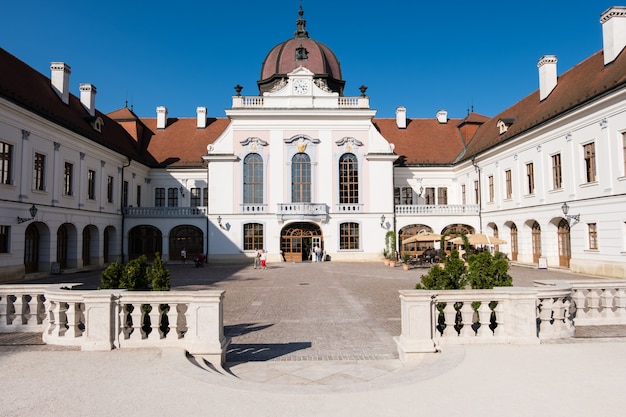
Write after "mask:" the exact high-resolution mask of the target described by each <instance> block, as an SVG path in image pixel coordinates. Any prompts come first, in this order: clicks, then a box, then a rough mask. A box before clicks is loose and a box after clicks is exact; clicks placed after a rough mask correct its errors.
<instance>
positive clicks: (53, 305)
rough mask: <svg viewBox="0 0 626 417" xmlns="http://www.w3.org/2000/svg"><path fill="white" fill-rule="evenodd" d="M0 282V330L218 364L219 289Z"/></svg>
mask: <svg viewBox="0 0 626 417" xmlns="http://www.w3.org/2000/svg"><path fill="white" fill-rule="evenodd" d="M76 285H78V284H61V285H54V286H48V285H45V286H37V285H20V286H14V285H13V286H8V285H1V286H0V332H39V331H41V332H42V334H43V341H44V342H45V343H47V344H51V345H63V346H79V347H80V348H81V349H82V350H110V349H114V348H118V349H119V348H122V349H123V348H154V347H157V348H181V349H184V350H186V351H188V352H189V353H191V354H193V355H199V356H202V357H205V358H206V359H207V360H208V361H210V362H212V363H215V364H218V363H219V364H220V365H221V364H223V363H224V360H225V354H226V348H227V346H228V344H229V340H228V339H227V338H226V337H225V336H224V327H223V322H224V317H223V300H224V292H223V291H210V290H205V291H194V292H191V291H126V290H98V291H89V290H76V289H72V288H73V287H75V286H76Z"/></svg>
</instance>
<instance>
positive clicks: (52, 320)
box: [46, 301, 59, 336]
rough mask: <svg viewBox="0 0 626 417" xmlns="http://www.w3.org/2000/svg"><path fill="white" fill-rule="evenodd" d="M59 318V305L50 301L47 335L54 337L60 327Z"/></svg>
mask: <svg viewBox="0 0 626 417" xmlns="http://www.w3.org/2000/svg"><path fill="white" fill-rule="evenodd" d="M57 317H59V303H57V302H56V301H50V302H49V304H48V328H47V329H46V333H47V334H49V335H51V336H54V330H55V329H56V328H57V327H58V324H57Z"/></svg>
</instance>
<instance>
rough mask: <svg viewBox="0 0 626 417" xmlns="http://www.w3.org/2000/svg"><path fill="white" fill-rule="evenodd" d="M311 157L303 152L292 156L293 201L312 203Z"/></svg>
mask: <svg viewBox="0 0 626 417" xmlns="http://www.w3.org/2000/svg"><path fill="white" fill-rule="evenodd" d="M311 188H312V184H311V157H310V156H309V155H308V154H306V153H303V152H299V153H296V154H295V155H294V156H293V158H291V202H292V203H311V202H312V195H311Z"/></svg>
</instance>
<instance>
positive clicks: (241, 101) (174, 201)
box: [0, 7, 626, 281]
mask: <svg viewBox="0 0 626 417" xmlns="http://www.w3.org/2000/svg"><path fill="white" fill-rule="evenodd" d="M600 23H601V30H602V34H603V45H602V48H601V49H600V50H599V51H598V52H597V53H595V54H593V55H592V56H590V57H588V58H587V59H585V60H584V61H582V62H580V63H579V64H578V65H576V66H574V67H573V68H571V69H569V70H567V71H566V72H564V73H562V74H561V75H559V76H557V57H556V56H554V55H546V56H543V57H540V59H539V60H538V63H537V67H538V85H539V88H538V89H537V90H536V91H534V92H531V93H530V94H529V95H528V96H526V97H524V98H522V99H521V100H519V101H517V102H516V104H514V105H513V106H511V107H509V108H507V109H504V110H503V111H502V112H501V113H500V114H498V115H496V116H495V117H488V116H484V115H480V114H477V113H474V112H470V113H469V114H468V115H467V116H466V117H464V118H449V117H448V114H447V112H446V111H445V110H440V111H438V112H436V114H434V115H433V117H432V118H410V117H409V116H408V111H409V109H406V108H404V107H399V108H398V109H397V110H396V117H395V118H377V117H376V111H375V110H373V109H371V108H370V105H369V97H368V96H367V88H366V87H364V86H363V87H361V88H360V91H361V94H360V95H357V96H345V95H344V85H345V80H343V78H342V72H341V65H340V61H339V59H338V57H337V56H335V54H334V53H333V51H332V50H331V49H330V47H328V46H326V45H325V44H323V43H321V42H319V41H317V40H315V39H313V38H312V37H310V36H309V33H308V32H307V30H306V21H305V20H304V13H303V10H302V8H300V11H299V18H298V19H297V21H296V30H295V33H294V35H293V37H291V38H289V39H287V40H286V41H284V42H282V43H280V44H278V45H276V46H274V47H273V48H271V49H270V50H269V52H268V53H267V55H266V57H265V60H264V61H263V63H262V67H261V79H259V80H258V82H257V84H258V95H254V96H244V95H241V91H242V89H241V87H240V86H237V87H236V88H235V95H234V96H233V97H232V106H231V107H230V108H228V109H226V111H225V116H223V115H220V116H218V117H211V116H209V115H208V110H207V108H205V107H198V108H197V112H196V115H195V116H194V117H189V118H170V117H168V111H167V103H155V104H159V106H158V107H156V117H153V118H142V117H138V116H137V115H136V114H135V113H134V112H133V111H132V110H131V109H129V108H127V107H124V108H122V109H119V110H116V111H113V112H111V113H108V114H104V113H102V112H100V111H99V110H98V109H97V107H96V92H97V91H96V87H95V86H93V85H91V84H80V86H79V90H78V91H79V94H78V95H75V94H72V93H71V92H70V86H71V84H70V75H71V68H70V66H69V65H68V64H66V63H63V62H53V63H52V64H51V66H50V71H51V72H50V74H49V75H43V74H41V73H39V72H37V71H36V70H34V69H33V68H31V67H30V66H29V65H27V64H26V63H24V62H22V61H21V60H20V59H19V58H17V57H15V56H13V55H11V54H9V53H8V52H6V51H5V50H2V49H0V74H2V75H1V76H0V148H1V149H0V151H1V152H0V153H1V155H2V159H1V169H0V176H1V177H0V281H6V280H11V279H20V278H22V277H24V276H25V274H30V273H35V272H50V271H56V270H67V269H73V268H84V267H90V266H94V267H100V266H103V265H105V264H107V263H110V262H112V261H127V260H128V259H132V258H135V257H137V256H139V255H141V254H145V255H147V256H148V257H149V258H150V257H153V256H154V254H155V253H157V252H158V253H160V254H161V255H162V257H163V258H164V259H165V260H168V261H177V260H179V259H180V258H179V257H180V252H181V250H182V249H185V250H186V252H187V254H188V257H191V258H193V257H194V256H196V255H199V254H204V255H206V256H207V259H208V262H209V263H212V262H242V261H246V262H247V261H248V260H249V258H251V257H253V256H254V254H255V252H256V249H266V250H267V251H268V261H270V262H272V261H273V262H277V261H280V260H282V257H283V256H284V258H285V260H286V261H288V262H301V261H304V260H307V259H308V257H309V254H310V252H311V249H312V248H314V247H316V246H319V247H320V248H321V249H322V251H323V252H324V253H325V254H326V257H325V259H327V260H330V261H333V262H336V261H374V260H378V259H380V258H381V256H382V250H383V247H384V244H385V236H386V235H387V233H388V232H389V231H393V232H395V233H396V235H397V241H398V250H399V252H410V253H415V252H416V251H418V250H419V249H421V248H420V247H418V246H417V245H415V244H413V245H412V246H411V245H402V243H401V242H402V240H404V239H406V238H407V237H410V236H412V235H416V234H417V233H419V232H421V231H428V232H433V233H437V234H443V233H447V232H453V231H463V232H466V233H483V234H487V235H490V236H497V237H499V238H501V239H503V240H504V241H506V243H505V244H501V245H499V246H498V247H497V249H498V250H499V251H501V252H504V253H506V254H507V255H508V256H509V259H510V260H511V261H513V262H517V263H520V264H528V265H534V266H535V267H536V266H537V265H538V263H539V262H540V261H541V262H542V263H543V264H544V265H545V266H547V267H548V268H553V267H559V268H567V269H570V270H572V271H573V272H581V273H588V274H596V275H602V276H607V277H621V278H626V210H625V208H626V54H624V53H622V52H623V49H624V46H626V7H613V8H611V9H609V10H606V11H605V12H604V13H602V14H601V17H600ZM516 99H517V98H515V97H513V98H512V100H513V101H515V100H516Z"/></svg>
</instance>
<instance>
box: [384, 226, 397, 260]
mask: <svg viewBox="0 0 626 417" xmlns="http://www.w3.org/2000/svg"><path fill="white" fill-rule="evenodd" d="M385 254H386V257H387V259H388V260H389V266H390V267H392V268H393V267H395V266H396V233H395V232H394V231H392V230H389V231H388V232H387V233H386V234H385Z"/></svg>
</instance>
